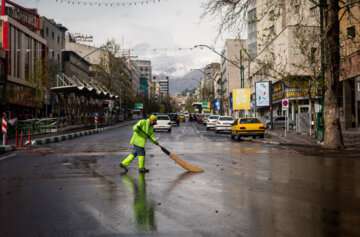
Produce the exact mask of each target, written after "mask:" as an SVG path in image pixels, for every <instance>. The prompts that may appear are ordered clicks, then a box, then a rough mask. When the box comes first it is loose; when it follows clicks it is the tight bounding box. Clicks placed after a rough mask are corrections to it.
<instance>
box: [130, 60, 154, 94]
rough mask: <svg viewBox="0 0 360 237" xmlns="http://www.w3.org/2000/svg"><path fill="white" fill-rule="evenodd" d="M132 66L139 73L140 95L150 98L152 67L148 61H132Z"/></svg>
mask: <svg viewBox="0 0 360 237" xmlns="http://www.w3.org/2000/svg"><path fill="white" fill-rule="evenodd" d="M132 62H133V64H134V65H135V66H136V67H137V70H138V71H139V72H140V89H139V90H140V94H141V95H143V96H144V97H146V98H150V95H151V84H152V66H151V61H150V60H133V61H132Z"/></svg>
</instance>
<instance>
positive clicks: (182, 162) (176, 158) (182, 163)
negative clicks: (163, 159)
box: [139, 128, 204, 173]
mask: <svg viewBox="0 0 360 237" xmlns="http://www.w3.org/2000/svg"><path fill="white" fill-rule="evenodd" d="M139 130H140V131H141V132H142V133H143V134H145V136H147V137H148V138H149V139H150V140H151V141H152V142H153V143H154V144H156V145H157V146H159V147H160V148H161V150H162V151H163V152H164V153H165V154H166V155H168V156H169V157H170V159H172V160H173V161H175V162H176V164H178V165H180V166H181V167H182V168H184V169H185V170H187V171H189V172H193V173H201V172H204V170H203V169H201V168H200V167H198V166H196V165H193V164H190V163H189V162H187V161H185V160H182V159H180V157H179V156H178V155H176V154H175V153H173V152H170V151H169V150H168V149H166V148H165V147H163V146H161V145H160V144H159V143H157V142H154V141H153V140H152V138H151V137H150V136H149V134H147V133H146V132H144V131H143V130H142V129H141V128H139Z"/></svg>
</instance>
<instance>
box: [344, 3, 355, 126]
mask: <svg viewBox="0 0 360 237" xmlns="http://www.w3.org/2000/svg"><path fill="white" fill-rule="evenodd" d="M345 2H346V3H349V2H350V1H345ZM359 5H360V4H359V3H354V4H350V5H349V7H348V8H342V10H341V11H340V13H339V16H342V15H344V14H345V15H344V16H343V17H342V20H341V21H340V42H341V43H340V45H341V73H340V80H341V82H342V85H343V93H342V94H343V96H342V99H343V101H342V104H343V106H342V108H341V111H342V113H341V120H342V123H343V126H342V127H343V128H345V129H359V128H360V22H359V19H358V17H357V16H359V15H360V7H359ZM344 11H346V12H344Z"/></svg>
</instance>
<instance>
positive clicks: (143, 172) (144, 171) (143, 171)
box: [139, 168, 150, 174]
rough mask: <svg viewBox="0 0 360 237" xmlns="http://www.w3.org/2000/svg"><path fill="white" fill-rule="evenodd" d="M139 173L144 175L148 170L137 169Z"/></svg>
mask: <svg viewBox="0 0 360 237" xmlns="http://www.w3.org/2000/svg"><path fill="white" fill-rule="evenodd" d="M139 172H140V173H142V174H145V173H149V172H150V170H148V169H146V168H140V169H139Z"/></svg>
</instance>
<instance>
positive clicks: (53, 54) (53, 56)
mask: <svg viewBox="0 0 360 237" xmlns="http://www.w3.org/2000/svg"><path fill="white" fill-rule="evenodd" d="M51 58H52V59H55V52H54V50H51Z"/></svg>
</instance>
